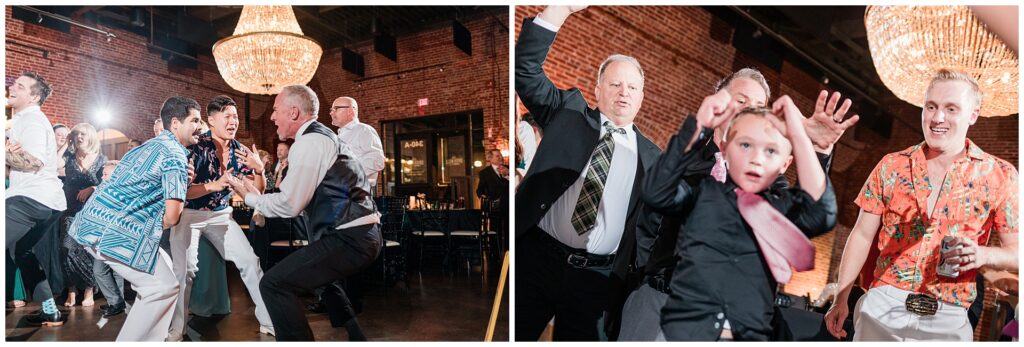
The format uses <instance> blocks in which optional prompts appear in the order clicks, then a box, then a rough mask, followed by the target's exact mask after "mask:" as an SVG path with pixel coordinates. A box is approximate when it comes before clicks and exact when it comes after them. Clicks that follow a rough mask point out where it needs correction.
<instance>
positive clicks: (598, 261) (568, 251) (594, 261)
mask: <svg viewBox="0 0 1024 347" xmlns="http://www.w3.org/2000/svg"><path fill="white" fill-rule="evenodd" d="M536 232H538V233H540V240H541V242H542V243H544V244H546V245H548V247H549V248H551V249H552V250H554V251H555V254H557V255H558V257H559V258H561V259H565V262H566V264H569V266H572V267H574V268H577V269H584V268H588V267H599V266H608V265H611V264H612V262H613V261H615V255H614V254H609V255H597V254H592V253H587V252H586V251H584V250H581V249H576V248H572V247H569V246H566V245H565V244H563V243H561V242H559V241H558V240H555V238H554V237H551V235H549V234H548V233H547V232H545V231H543V230H541V229H540V228H536Z"/></svg>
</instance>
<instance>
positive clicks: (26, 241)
mask: <svg viewBox="0 0 1024 347" xmlns="http://www.w3.org/2000/svg"><path fill="white" fill-rule="evenodd" d="M4 202H5V205H6V209H5V212H6V224H5V225H4V227H5V231H4V233H5V234H6V239H7V247H6V248H7V252H6V253H7V261H6V263H7V266H9V267H12V268H13V267H15V266H17V267H20V268H21V274H22V281H23V282H24V284H25V288H26V290H30V289H29V288H36V289H35V293H34V294H33V297H32V300H34V301H39V302H42V301H44V300H47V299H50V298H53V290H52V288H58V289H62V288H63V286H64V284H63V275H62V274H61V267H60V261H59V257H58V256H59V247H60V246H59V244H57V231H58V227H59V225H58V224H59V223H58V219H60V215H61V211H57V210H53V209H50V208H49V207H46V206H45V205H43V204H41V203H39V202H36V201H35V200H32V199H30V198H28V197H25V196H14V197H11V198H7V199H6V200H5V201H4ZM37 244H38V246H39V247H36V246H37ZM33 249H34V250H33ZM12 257H13V259H12ZM13 277H14V272H13V271H9V272H7V278H6V279H7V283H9V284H13V283H14V278H13Z"/></svg>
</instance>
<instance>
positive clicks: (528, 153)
mask: <svg viewBox="0 0 1024 347" xmlns="http://www.w3.org/2000/svg"><path fill="white" fill-rule="evenodd" d="M516 132H517V134H518V135H519V144H520V145H522V149H523V162H525V163H526V171H530V163H531V162H533V155H534V153H537V134H535V133H534V132H533V126H531V125H530V123H529V122H527V121H519V128H518V129H517V130H516ZM515 164H516V165H518V164H519V163H515ZM516 165H514V166H516Z"/></svg>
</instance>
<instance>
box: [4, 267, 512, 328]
mask: <svg viewBox="0 0 1024 347" xmlns="http://www.w3.org/2000/svg"><path fill="white" fill-rule="evenodd" d="M489 272H490V273H489V274H487V275H486V276H484V275H481V274H480V272H472V273H471V274H467V272H466V270H465V267H463V269H462V271H461V272H459V273H457V274H450V273H449V274H442V273H441V271H440V270H436V269H434V270H430V269H428V270H424V272H423V273H417V272H415V271H413V272H411V273H410V278H409V287H408V288H406V287H405V285H404V284H399V285H397V286H393V287H391V288H389V289H388V290H387V291H386V292H385V291H384V290H383V289H382V285H381V283H380V281H379V280H376V281H375V280H372V279H371V280H367V283H366V289H365V291H366V294H365V304H364V305H365V306H364V309H363V312H362V313H361V314H360V315H359V317H358V318H359V321H360V323H361V324H362V327H363V331H364V332H365V334H366V336H367V337H368V338H369V339H370V340H371V341H483V339H484V335H485V333H486V329H487V322H488V319H489V318H490V314H491V306H492V305H493V300H494V291H495V290H496V288H497V282H498V274H497V272H498V271H497V270H492V271H489ZM228 282H229V292H230V295H231V310H232V313H231V314H228V315H226V316H223V317H217V318H203V317H193V320H192V321H191V322H190V325H191V326H193V327H198V328H199V329H198V330H200V331H202V333H201V336H196V334H193V335H192V336H195V337H196V338H198V339H200V340H203V341H274V338H273V337H271V336H269V335H261V334H258V332H257V331H258V329H259V325H258V324H257V322H256V317H255V315H254V306H253V304H252V301H251V300H249V297H248V295H247V294H246V292H245V287H244V286H243V285H242V282H241V279H240V278H239V277H238V272H237V270H235V268H234V266H231V265H228ZM307 300H312V299H311V298H308V299H307ZM103 303H105V301H104V300H103V299H98V300H96V305H95V306H92V307H82V306H80V305H79V306H75V307H72V308H71V309H70V311H69V314H68V321H67V323H65V324H64V326H62V327H56V328H51V327H44V328H38V327H30V326H27V325H26V324H25V323H24V320H23V318H24V317H25V316H26V315H30V314H32V313H34V312H37V311H38V310H39V308H40V307H39V303H37V302H30V303H28V305H27V306H25V307H21V308H17V309H11V308H8V309H7V318H6V337H7V338H6V340H7V341H113V340H114V339H115V338H116V337H117V333H118V331H119V330H120V328H121V325H123V324H124V319H125V317H126V316H127V315H124V314H122V315H119V316H117V317H114V318H112V319H109V320H108V321H107V322H106V324H105V325H104V326H103V327H102V328H99V327H98V326H97V323H98V322H99V321H100V318H101V314H100V309H99V306H100V305H101V304H103ZM306 317H307V318H308V319H309V322H310V326H311V327H312V329H313V332H314V334H315V335H316V340H317V341H347V340H348V334H347V333H346V332H345V329H344V328H332V327H331V324H330V321H329V320H328V318H327V315H325V314H315V313H308V314H307V315H306ZM494 340H495V341H508V340H509V330H508V285H506V286H505V295H504V299H503V303H502V307H501V309H500V313H499V316H498V323H497V326H496V329H495V333H494Z"/></svg>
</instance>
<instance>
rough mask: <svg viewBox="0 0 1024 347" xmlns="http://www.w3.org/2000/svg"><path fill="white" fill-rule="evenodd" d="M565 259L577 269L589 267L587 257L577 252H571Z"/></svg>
mask: <svg viewBox="0 0 1024 347" xmlns="http://www.w3.org/2000/svg"><path fill="white" fill-rule="evenodd" d="M565 261H566V262H567V263H569V265H572V266H573V267H575V268H577V269H582V268H585V267H587V257H586V256H583V255H579V254H576V253H569V257H568V258H567V259H566V260H565Z"/></svg>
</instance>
